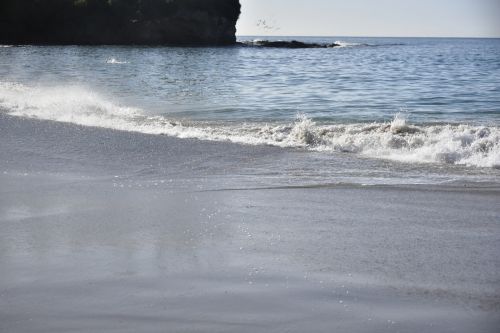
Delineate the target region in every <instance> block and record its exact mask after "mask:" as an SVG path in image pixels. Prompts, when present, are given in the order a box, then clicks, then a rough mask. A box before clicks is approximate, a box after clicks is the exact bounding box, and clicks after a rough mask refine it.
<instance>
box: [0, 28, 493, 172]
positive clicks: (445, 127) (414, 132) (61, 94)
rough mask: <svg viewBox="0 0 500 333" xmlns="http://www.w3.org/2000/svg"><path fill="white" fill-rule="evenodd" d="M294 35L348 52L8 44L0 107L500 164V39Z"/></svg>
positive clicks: (405, 158)
mask: <svg viewBox="0 0 500 333" xmlns="http://www.w3.org/2000/svg"><path fill="white" fill-rule="evenodd" d="M258 38H259V37H256V36H252V37H240V38H239V40H240V41H242V42H245V41H251V40H255V39H258ZM268 39H269V38H268ZM271 39H273V38H271ZM274 39H278V38H274ZM279 39H294V38H292V37H290V38H284V37H280V38H279ZM295 39H298V40H301V41H305V42H315V43H334V42H338V43H340V44H341V45H342V46H341V47H335V48H321V49H277V48H259V47H253V46H233V47H219V48H182V47H136V46H123V47H117V46H98V47H97V46H72V47H71V46H70V47H57V46H52V47H51V46H44V47H38V46H20V47H1V48H0V109H1V110H2V111H3V112H6V113H9V114H12V115H16V116H22V117H34V118H41V119H47V120H55V121H64V122H72V123H77V124H80V125H87V126H100V127H108V128H113V129H119V130H128V131H139V132H144V133H148V134H167V135H173V136H178V137H181V138H198V139H202V140H215V141H232V142H237V143H243V144H253V145H260V144H264V145H276V146H280V147H284V148H290V147H291V148H300V149H308V150H314V151H317V152H326V153H332V152H334V153H351V154H359V155H362V156H363V157H368V158H372V159H384V160H391V161H397V162H403V163H409V164H415V163H417V164H418V163H424V164H425V163H431V164H432V163H437V164H446V165H464V166H471V167H480V168H498V167H499V166H500V129H499V125H500V39H442V38H350V37H335V38H317V37H297V38H295Z"/></svg>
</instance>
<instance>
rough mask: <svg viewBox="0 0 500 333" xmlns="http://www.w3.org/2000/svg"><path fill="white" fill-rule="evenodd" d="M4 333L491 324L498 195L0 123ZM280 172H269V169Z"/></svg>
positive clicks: (263, 151) (238, 149) (482, 328)
mask: <svg viewBox="0 0 500 333" xmlns="http://www.w3.org/2000/svg"><path fill="white" fill-rule="evenodd" d="M0 139H1V140H0V228H1V229H0V230H1V232H0V272H1V274H0V331H1V332H73V331H75V332H76V331H80V332H112V331H120V332H165V331H167V332H256V331H259V332H260V331H261V332H304V331H310V332H496V330H497V328H498V327H499V326H500V289H499V287H500V279H499V277H500V258H499V256H498V253H500V251H499V250H500V223H499V216H500V208H498V207H500V205H499V204H498V203H499V197H500V196H499V194H500V190H499V189H498V188H497V187H496V186H487V185H488V184H481V186H479V185H478V184H476V185H474V184H462V185H458V184H455V185H454V186H444V185H442V186H440V185H435V186H430V185H421V186H360V185H355V184H327V183H325V184H323V185H318V184H314V185H311V186H308V185H307V182H304V181H300V180H297V181H294V180H291V181H289V182H283V180H279V181H277V182H273V181H269V180H268V178H266V177H262V173H263V170H266V172H269V171H270V170H272V169H276V166H275V165H274V164H273V163H275V161H280V163H283V161H293V159H296V158H297V154H298V155H300V154H301V153H300V152H293V151H287V150H283V149H278V148H272V147H246V146H239V145H234V144H225V143H209V142H202V141H196V140H180V139H174V138H169V137H165V136H151V135H143V134H137V133H126V132H118V131H111V130H105V129H97V128H85V127H79V126H74V125H69V124H59V123H52V122H44V121H36V120H27V119H21V118H12V117H8V116H3V115H2V116H0ZM278 171H279V170H278Z"/></svg>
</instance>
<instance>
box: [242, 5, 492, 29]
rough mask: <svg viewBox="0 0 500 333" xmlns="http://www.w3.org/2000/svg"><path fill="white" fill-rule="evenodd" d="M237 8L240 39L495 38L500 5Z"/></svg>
mask: <svg viewBox="0 0 500 333" xmlns="http://www.w3.org/2000/svg"><path fill="white" fill-rule="evenodd" d="M240 2H241V5H242V14H241V17H240V20H239V21H238V25H237V28H238V32H237V34H238V35H240V36H244V35H281V36H419V37H500V0H240ZM263 21H265V22H263Z"/></svg>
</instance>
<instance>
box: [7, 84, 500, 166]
mask: <svg viewBox="0 0 500 333" xmlns="http://www.w3.org/2000/svg"><path fill="white" fill-rule="evenodd" d="M0 109H1V110H2V112H5V113H7V114H9V115H13V116H19V117H29V118H37V119H44V120H51V121H58V122H67V123H74V124H78V125H82V126H94V127H103V128H109V129H113V130H121V131H133V132H141V133H145V134H152V135H169V136H174V137H178V138H191V139H199V140H208V141H227V142H233V143H239V144H245V145H272V146H278V147H283V148H296V149H306V150H311V151H316V152H322V153H350V154H358V155H360V156H364V157H368V158H375V159H385V160H391V161H398V162H403V163H411V164H423V163H435V164H446V165H465V166H472V167H483V168H499V167H500V129H499V128H498V127H497V126H478V125H469V124H432V123H431V124H411V123H410V122H409V120H408V117H407V116H405V114H404V113H397V114H396V115H395V116H394V119H392V120H391V121H387V122H372V123H323V122H318V121H314V120H313V119H311V118H309V117H307V115H305V114H299V115H297V117H296V119H294V120H291V121H289V122H268V123H262V122H245V123H242V122H239V123H235V122H221V121H205V122H203V121H188V120H179V119H175V118H171V117H169V116H168V115H155V116H150V115H147V113H146V112H145V110H142V109H141V108H137V107H130V106H123V105H120V104H119V103H117V102H115V101H113V100H111V99H109V98H105V97H103V96H102V95H101V94H99V93H97V92H94V91H92V90H91V89H88V88H84V87H78V86H75V87H71V86H52V87H48V86H27V85H23V84H20V83H15V82H0Z"/></svg>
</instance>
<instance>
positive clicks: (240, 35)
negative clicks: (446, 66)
mask: <svg viewBox="0 0 500 333" xmlns="http://www.w3.org/2000/svg"><path fill="white" fill-rule="evenodd" d="M236 37H329V38H333V37H347V38H457V39H460V38H462V39H500V36H373V35H372V36H369V35H258V34H257V35H254V34H250V35H249V34H236Z"/></svg>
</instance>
